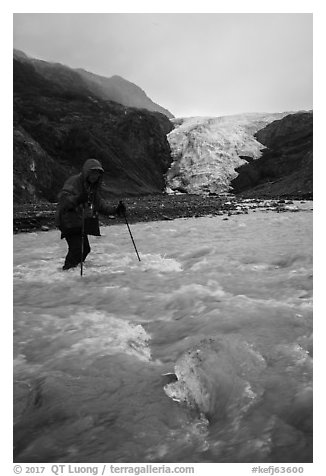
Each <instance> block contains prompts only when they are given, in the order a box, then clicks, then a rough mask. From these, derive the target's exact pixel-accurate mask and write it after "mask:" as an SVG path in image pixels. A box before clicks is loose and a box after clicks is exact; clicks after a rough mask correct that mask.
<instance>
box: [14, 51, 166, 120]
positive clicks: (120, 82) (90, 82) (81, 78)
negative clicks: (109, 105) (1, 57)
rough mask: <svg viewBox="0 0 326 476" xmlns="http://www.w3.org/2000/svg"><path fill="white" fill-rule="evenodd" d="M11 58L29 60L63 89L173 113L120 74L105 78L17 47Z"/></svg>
mask: <svg viewBox="0 0 326 476" xmlns="http://www.w3.org/2000/svg"><path fill="white" fill-rule="evenodd" d="M14 59H16V60H18V61H24V62H27V63H31V64H32V65H33V66H34V68H35V70H36V71H37V72H38V73H40V74H41V75H42V76H43V77H44V78H45V79H47V80H50V81H52V82H53V83H56V84H58V85H61V86H63V87H64V88H65V89H71V90H74V91H77V90H78V91H79V92H80V93H82V94H90V95H93V94H94V95H95V96H97V97H98V98H100V99H103V100H109V101H114V102H117V103H119V104H122V105H124V106H127V107H137V108H140V109H147V110H149V111H156V112H160V113H162V114H164V115H166V116H167V117H169V118H172V117H174V116H173V114H171V112H170V111H168V110H167V109H165V108H163V107H162V106H160V105H159V104H156V103H154V102H153V101H152V100H151V99H150V98H149V97H148V96H147V95H146V93H145V92H144V91H143V90H142V89H141V88H140V87H139V86H137V85H136V84H133V83H132V82H130V81H127V80H126V79H124V78H122V77H121V76H117V75H114V76H112V77H110V78H106V77H104V76H100V75H97V74H94V73H91V72H89V71H86V70H84V69H81V68H78V69H73V68H70V67H68V66H65V65H63V64H60V63H51V62H47V61H43V60H38V59H35V58H31V57H29V56H27V55H26V54H25V53H24V52H22V51H20V50H14Z"/></svg>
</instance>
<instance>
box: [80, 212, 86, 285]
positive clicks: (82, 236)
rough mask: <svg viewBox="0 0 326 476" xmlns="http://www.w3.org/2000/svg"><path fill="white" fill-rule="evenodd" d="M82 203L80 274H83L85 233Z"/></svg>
mask: <svg viewBox="0 0 326 476" xmlns="http://www.w3.org/2000/svg"><path fill="white" fill-rule="evenodd" d="M84 210H85V209H84V205H83V209H82V231H81V257H80V276H83V263H84V234H85V219H84V218H85V217H84Z"/></svg>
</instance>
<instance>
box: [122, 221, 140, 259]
mask: <svg viewBox="0 0 326 476" xmlns="http://www.w3.org/2000/svg"><path fill="white" fill-rule="evenodd" d="M123 216H124V219H125V222H126V225H127V227H128V231H129V234H130V238H131V241H132V244H133V245H134V248H135V251H136V254H137V258H138V259H139V261H140V258H139V254H138V251H137V248H136V244H135V241H134V238H133V236H132V233H131V230H130V226H129V223H128V220H127V216H126V213H125V212H123Z"/></svg>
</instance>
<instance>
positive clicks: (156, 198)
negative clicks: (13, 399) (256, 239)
mask: <svg viewBox="0 0 326 476" xmlns="http://www.w3.org/2000/svg"><path fill="white" fill-rule="evenodd" d="M118 201H119V200H118V199H111V200H108V203H109V204H110V205H112V206H115V205H117V204H118ZM123 201H124V203H125V204H126V206H127V211H128V212H127V217H128V221H129V222H130V223H137V222H148V221H158V220H174V219H175V218H190V217H201V216H206V215H213V216H214V215H223V216H224V218H223V219H225V220H227V219H230V217H232V215H240V214H247V213H249V211H256V210H257V209H260V210H265V211H275V212H278V213H280V212H287V211H292V212H295V211H298V207H297V206H296V205H295V204H294V202H293V200H291V199H290V200H285V199H268V200H264V199H258V198H240V197H235V196H234V195H226V196H217V195H216V196H201V195H189V194H181V195H167V194H157V195H149V196H148V195H147V196H138V197H127V198H125V199H123ZM301 203H304V201H301ZM55 209H56V204H55V203H46V202H45V203H34V204H33V203H29V204H19V205H14V209H13V232H14V233H21V232H32V231H48V230H50V229H55V228H56V227H55ZM100 221H101V224H102V225H115V224H118V223H124V219H123V218H118V217H115V216H112V217H104V216H101V220H100Z"/></svg>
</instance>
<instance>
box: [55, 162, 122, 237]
mask: <svg viewBox="0 0 326 476" xmlns="http://www.w3.org/2000/svg"><path fill="white" fill-rule="evenodd" d="M91 170H100V171H101V172H102V173H103V172H104V170H103V167H102V165H101V163H100V162H99V161H98V160H96V159H88V160H86V162H85V163H84V165H83V168H82V171H81V172H80V173H79V174H77V175H73V176H72V177H70V178H69V179H68V180H67V181H66V182H65V184H64V186H63V187H62V190H61V192H60V193H59V195H58V206H57V212H56V225H57V227H58V228H59V230H61V238H64V237H66V236H68V235H72V234H79V233H81V232H82V220H83V211H84V233H85V234H87V235H97V236H98V235H100V231H99V221H98V213H102V214H103V215H111V214H115V213H116V208H112V207H109V206H108V205H107V203H106V202H105V200H104V199H103V198H102V197H101V185H102V176H101V177H100V178H99V180H98V181H97V182H96V183H95V184H91V183H90V182H89V181H88V175H89V173H90V171H91Z"/></svg>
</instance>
